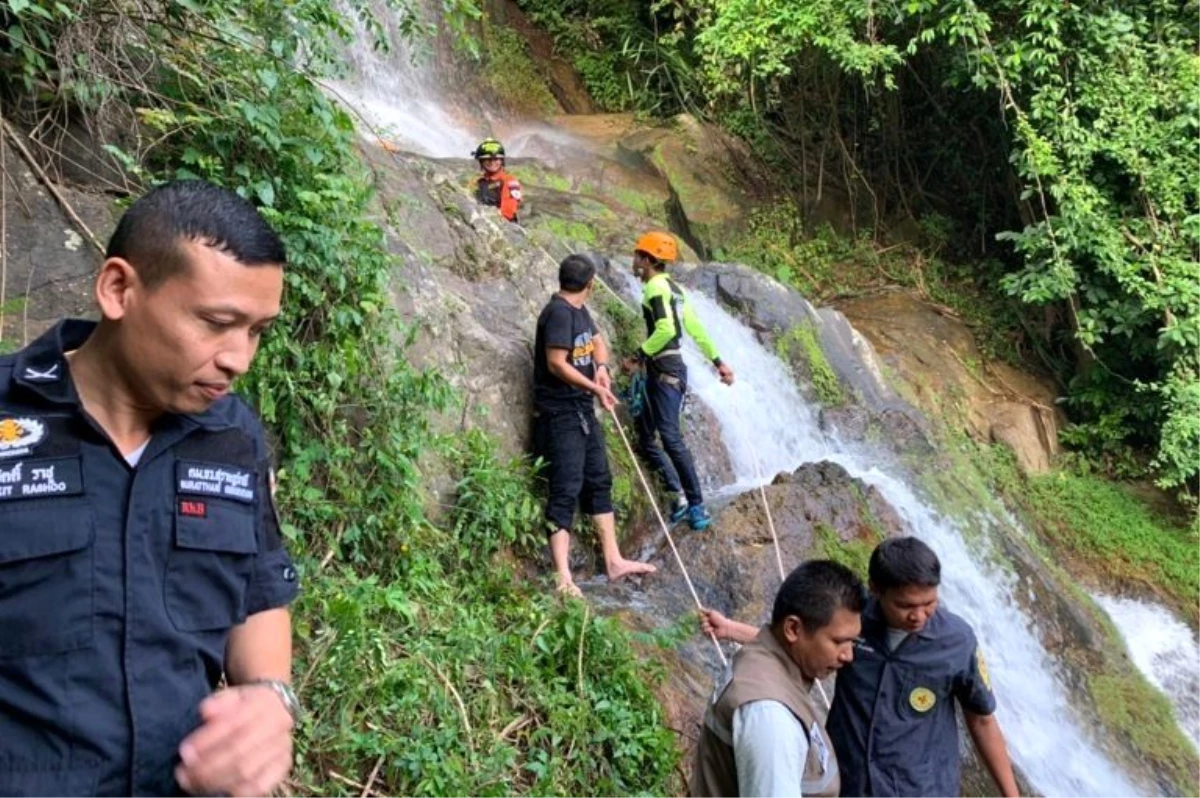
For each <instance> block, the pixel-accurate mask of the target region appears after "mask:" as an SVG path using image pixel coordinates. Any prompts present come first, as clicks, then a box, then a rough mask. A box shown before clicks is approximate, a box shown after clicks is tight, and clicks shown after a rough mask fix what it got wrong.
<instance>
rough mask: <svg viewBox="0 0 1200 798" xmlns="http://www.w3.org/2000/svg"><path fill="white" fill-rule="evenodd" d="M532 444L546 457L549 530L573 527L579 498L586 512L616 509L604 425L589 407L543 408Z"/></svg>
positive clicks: (581, 507) (598, 513) (551, 531)
mask: <svg viewBox="0 0 1200 798" xmlns="http://www.w3.org/2000/svg"><path fill="white" fill-rule="evenodd" d="M534 448H535V451H536V452H537V453H538V454H539V455H540V456H541V457H543V458H545V460H546V469H545V471H544V474H545V477H546V481H547V483H548V494H549V496H548V498H547V500H546V519H547V520H548V521H550V523H551V524H553V525H554V529H552V530H550V533H551V534H553V533H554V532H557V531H558V530H560V529H567V530H569V529H571V527H572V526H574V523H575V505H576V503H578V504H579V509H580V510H581V511H582V512H583V514H584V515H604V514H605V513H611V512H612V511H613V505H612V473H611V472H610V471H609V470H608V455H607V453H606V452H605V450H604V430H603V428H601V426H600V420H599V419H597V418H596V414H595V413H594V412H593V411H592V408H591V407H588V408H586V409H584V408H582V407H580V408H579V409H577V410H565V411H559V412H552V413H546V412H542V413H540V414H539V415H538V417H537V418H536V419H535V421H534Z"/></svg>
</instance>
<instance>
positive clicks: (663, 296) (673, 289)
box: [641, 272, 718, 360]
mask: <svg viewBox="0 0 1200 798" xmlns="http://www.w3.org/2000/svg"><path fill="white" fill-rule="evenodd" d="M642 318H643V319H645V321H646V335H647V336H648V337H647V338H646V340H645V342H644V343H643V344H642V346H641V349H642V352H643V353H644V354H646V355H648V356H649V357H654V356H655V355H657V354H658V353H660V352H663V351H665V350H670V349H678V348H679V344H680V336H681V335H682V333H683V332H684V331H686V332H687V334H688V335H690V336H691V337H692V340H693V341H695V342H696V345H697V346H699V347H700V351H701V352H703V353H704V356H705V357H706V358H708V359H709V360H717V359H718V357H717V347H716V344H714V343H713V341H712V339H711V338H709V337H708V333H707V332H706V331H705V329H704V326H703V325H702V324H701V323H700V319H699V318H698V317H697V316H696V311H695V310H693V309H692V303H691V302H689V301H688V298H687V295H686V294H685V293H683V289H682V288H680V287H679V285H678V284H676V283H675V281H674V280H672V279H671V278H670V277H668V276H667V274H666V272H660V273H658V274H656V275H654V276H653V277H651V278H650V279H649V280H648V281H646V285H645V286H644V287H643V289H642ZM681 328H682V329H681Z"/></svg>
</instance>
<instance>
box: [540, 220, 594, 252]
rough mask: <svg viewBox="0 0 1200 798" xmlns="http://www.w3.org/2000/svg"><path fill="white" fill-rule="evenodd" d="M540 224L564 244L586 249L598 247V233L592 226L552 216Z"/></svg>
mask: <svg viewBox="0 0 1200 798" xmlns="http://www.w3.org/2000/svg"><path fill="white" fill-rule="evenodd" d="M540 224H541V227H543V228H544V229H545V230H546V231H547V232H548V233H550V234H551V235H553V236H554V237H555V238H557V239H558V240H559V241H561V242H563V243H564V244H567V245H570V246H578V247H584V248H588V247H594V246H595V245H596V231H595V229H594V228H593V227H592V226H591V225H590V224H585V223H583V222H572V221H568V220H567V219H557V218H555V217H552V216H551V217H546V218H544V219H542V220H541V223H540Z"/></svg>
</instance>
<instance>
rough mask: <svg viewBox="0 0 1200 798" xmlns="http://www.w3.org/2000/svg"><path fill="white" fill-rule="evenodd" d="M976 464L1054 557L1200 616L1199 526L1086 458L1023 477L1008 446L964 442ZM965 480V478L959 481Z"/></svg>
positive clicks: (1066, 462)
mask: <svg viewBox="0 0 1200 798" xmlns="http://www.w3.org/2000/svg"><path fill="white" fill-rule="evenodd" d="M964 445H965V446H966V450H965V451H966V454H967V455H968V460H969V461H970V463H971V465H967V466H965V467H963V468H959V467H957V466H956V467H955V473H960V474H963V479H964V480H965V478H966V474H965V473H964V472H965V471H966V469H967V468H972V467H973V468H978V469H982V471H983V473H984V474H985V476H986V480H987V482H988V483H989V484H990V487H991V488H993V489H994V490H996V491H997V492H998V493H999V494H1000V495H1001V496H1003V497H1004V499H1005V500H1006V501H1007V502H1008V503H1009V504H1010V505H1011V506H1013V507H1015V508H1017V509H1018V510H1019V511H1021V514H1022V515H1023V516H1024V518H1025V521H1026V522H1027V524H1028V525H1029V526H1030V528H1032V529H1033V530H1035V531H1036V532H1037V533H1038V535H1039V537H1041V538H1042V539H1043V540H1044V541H1046V543H1048V544H1049V545H1050V547H1051V548H1052V550H1053V551H1054V552H1055V554H1056V556H1057V557H1058V558H1060V559H1061V560H1063V561H1066V562H1070V563H1072V565H1073V566H1074V567H1075V569H1077V570H1082V571H1083V572H1085V573H1093V574H1103V575H1104V577H1105V579H1106V580H1116V581H1118V582H1120V583H1122V584H1126V585H1140V586H1142V587H1143V588H1145V589H1147V590H1150V591H1154V592H1156V593H1159V594H1160V595H1162V596H1163V597H1164V598H1165V599H1166V600H1167V601H1168V602H1169V603H1170V604H1171V605H1172V606H1174V607H1175V608H1176V609H1177V610H1178V611H1179V612H1181V613H1183V614H1184V615H1186V616H1188V617H1190V618H1193V619H1194V618H1195V617H1196V613H1197V607H1196V596H1197V595H1198V594H1200V572H1198V571H1197V567H1196V566H1197V547H1198V546H1200V526H1198V525H1197V522H1196V519H1195V517H1194V516H1193V517H1192V518H1191V519H1190V520H1182V519H1180V518H1178V517H1168V516H1165V515H1163V514H1162V513H1160V512H1155V511H1153V510H1152V509H1151V507H1150V506H1148V505H1147V504H1146V503H1145V502H1144V501H1143V500H1141V499H1140V498H1138V496H1137V495H1135V494H1134V492H1133V491H1132V490H1131V489H1130V488H1129V487H1127V486H1125V485H1122V484H1121V483H1118V482H1113V481H1112V480H1110V479H1108V478H1105V477H1104V476H1102V475H1100V474H1097V473H1095V472H1094V471H1093V470H1092V469H1090V468H1089V467H1088V461H1087V460H1085V459H1083V458H1079V457H1074V458H1064V460H1063V461H1062V462H1061V463H1060V464H1059V467H1058V468H1056V469H1055V470H1054V471H1052V472H1050V473H1048V474H1045V475H1039V476H1028V477H1027V476H1024V475H1022V474H1021V473H1020V472H1019V471H1018V469H1017V466H1016V461H1015V458H1014V456H1013V454H1012V452H1011V451H1010V450H1008V449H1007V448H1004V447H1002V446H999V445H995V446H990V447H984V446H977V445H973V444H964ZM960 481H962V480H960Z"/></svg>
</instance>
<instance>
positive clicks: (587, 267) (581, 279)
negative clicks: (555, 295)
mask: <svg viewBox="0 0 1200 798" xmlns="http://www.w3.org/2000/svg"><path fill="white" fill-rule="evenodd" d="M604 263H605V261H604V257H603V256H601V255H597V254H596V253H594V252H577V253H576V254H574V255H568V256H567V257H565V258H563V261H562V263H560V264H558V287H559V288H561V289H562V290H563V291H571V292H575V291H582V290H583V289H585V288H587V285H588V283H590V282H591V281H592V278H593V277H595V276H596V271H597V270H598V269H599V268H600V267H602V266H603V265H604Z"/></svg>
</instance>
